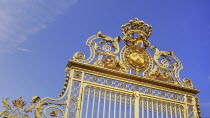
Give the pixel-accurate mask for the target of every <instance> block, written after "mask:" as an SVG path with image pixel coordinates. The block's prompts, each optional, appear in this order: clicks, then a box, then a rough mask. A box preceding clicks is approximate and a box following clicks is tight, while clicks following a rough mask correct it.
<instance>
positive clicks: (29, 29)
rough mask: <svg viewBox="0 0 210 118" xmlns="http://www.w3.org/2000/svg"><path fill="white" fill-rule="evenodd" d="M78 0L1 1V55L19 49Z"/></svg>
mask: <svg viewBox="0 0 210 118" xmlns="http://www.w3.org/2000/svg"><path fill="white" fill-rule="evenodd" d="M76 2H77V0H0V53H5V52H9V51H11V50H12V49H17V47H18V45H20V44H21V43H23V42H24V41H25V40H27V39H28V37H29V36H30V35H32V34H34V33H36V32H38V31H40V30H42V29H44V28H46V27H47V25H48V24H49V23H51V22H52V21H53V20H55V17H56V16H58V15H60V14H63V12H64V10H65V9H66V8H68V7H69V5H71V4H74V3H76Z"/></svg>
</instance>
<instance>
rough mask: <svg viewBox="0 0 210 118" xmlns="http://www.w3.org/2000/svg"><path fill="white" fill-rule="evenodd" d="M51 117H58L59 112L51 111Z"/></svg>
mask: <svg viewBox="0 0 210 118" xmlns="http://www.w3.org/2000/svg"><path fill="white" fill-rule="evenodd" d="M50 116H52V117H58V111H56V110H51V111H50Z"/></svg>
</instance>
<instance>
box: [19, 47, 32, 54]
mask: <svg viewBox="0 0 210 118" xmlns="http://www.w3.org/2000/svg"><path fill="white" fill-rule="evenodd" d="M17 49H18V50H20V51H23V52H27V53H30V52H31V51H30V50H28V49H25V48H17Z"/></svg>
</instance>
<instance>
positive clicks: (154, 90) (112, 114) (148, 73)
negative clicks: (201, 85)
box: [0, 19, 201, 118]
mask: <svg viewBox="0 0 210 118" xmlns="http://www.w3.org/2000/svg"><path fill="white" fill-rule="evenodd" d="M151 31H152V27H151V26H150V25H148V24H145V23H144V22H143V21H139V20H138V19H134V20H131V21H130V22H129V23H127V24H125V25H123V26H122V32H123V37H119V36H118V37H116V38H111V37H109V36H106V35H103V34H102V32H98V33H97V34H96V35H93V36H91V37H90V38H89V39H88V40H87V42H86V45H87V46H88V47H89V48H90V56H89V57H88V58H87V59H85V55H84V53H82V52H77V53H75V54H74V56H73V58H72V59H71V60H69V62H68V64H67V68H66V79H65V82H64V88H63V90H62V92H61V94H60V95H59V97H58V98H57V99H52V98H49V97H46V98H40V97H38V96H35V97H33V98H32V102H31V106H28V107H24V106H25V101H24V100H22V98H19V99H15V100H13V101H12V103H13V106H14V107H11V106H10V104H9V103H8V102H7V100H8V98H5V99H3V107H5V108H6V110H3V111H2V112H0V116H4V117H7V118H18V117H24V118H29V117H30V116H32V117H35V118H42V117H47V118H49V117H56V118H58V117H59V118H61V117H62V118H199V117H201V116H200V111H199V104H198V98H197V97H195V95H196V94H197V93H198V92H199V90H197V89H194V88H193V84H192V82H191V80H190V79H189V78H184V79H183V80H181V79H180V77H179V71H180V70H181V69H182V68H183V67H182V64H181V62H180V61H179V59H178V58H177V57H176V56H175V55H174V54H173V52H172V51H168V52H167V51H159V50H158V48H157V47H156V46H150V42H149V41H148V38H149V37H150V35H151ZM121 41H124V44H125V45H124V47H123V48H122V49H121V50H120V46H119V44H120V43H119V42H121ZM149 47H150V49H151V50H154V51H155V52H152V51H151V50H150V49H148V48H149ZM151 55H153V56H151ZM13 108H15V109H13ZM20 108H23V110H20Z"/></svg>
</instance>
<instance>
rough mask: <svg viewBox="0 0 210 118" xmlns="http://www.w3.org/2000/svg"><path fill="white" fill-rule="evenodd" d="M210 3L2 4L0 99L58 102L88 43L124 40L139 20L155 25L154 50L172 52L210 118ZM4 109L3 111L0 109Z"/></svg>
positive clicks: (53, 0) (38, 0)
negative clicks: (124, 29)
mask: <svg viewBox="0 0 210 118" xmlns="http://www.w3.org/2000/svg"><path fill="white" fill-rule="evenodd" d="M209 4H210V2H209V1H208V0H200V1H198V0H191V1H190V0H189V1H188V0H185V1H183V0H176V1H175V0H174V1H172V0H115V1H114V0H104V1H102V0H59V1H58V0H1V1H0V98H4V97H10V98H11V99H13V98H18V97H19V96H23V98H24V99H26V100H28V101H30V99H31V97H32V96H40V97H42V98H43V97H46V96H50V97H57V95H59V93H60V91H61V89H62V87H63V81H64V75H65V72H64V70H65V66H66V64H67V61H68V60H69V59H71V57H72V56H73V54H74V53H75V52H77V51H83V52H86V53H88V51H89V50H88V48H87V47H86V46H85V41H86V39H87V38H88V37H89V36H91V35H94V34H96V33H97V32H98V31H103V33H104V34H105V35H109V36H111V37H116V36H122V34H121V25H122V24H125V23H127V22H128V21H129V20H131V19H134V18H139V19H141V20H144V21H145V22H146V23H148V24H150V25H152V26H153V31H152V36H151V37H150V38H149V40H150V42H151V44H152V45H155V46H157V47H158V48H159V49H160V50H166V51H169V50H173V51H174V54H175V55H176V56H177V57H178V58H179V59H180V60H181V62H182V63H183V66H184V69H183V70H181V72H180V76H181V78H184V77H189V78H190V79H191V80H192V81H193V83H194V86H195V88H197V89H199V90H201V93H199V94H198V95H197V96H198V97H199V98H200V104H201V113H202V116H203V118H209V117H210V99H209V98H210V93H209V91H210V69H209V66H210V61H209V60H210V53H209V52H210V46H209V44H210V40H209V38H210V22H209V21H210V14H209V11H210V7H209ZM0 110H1V108H0Z"/></svg>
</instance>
